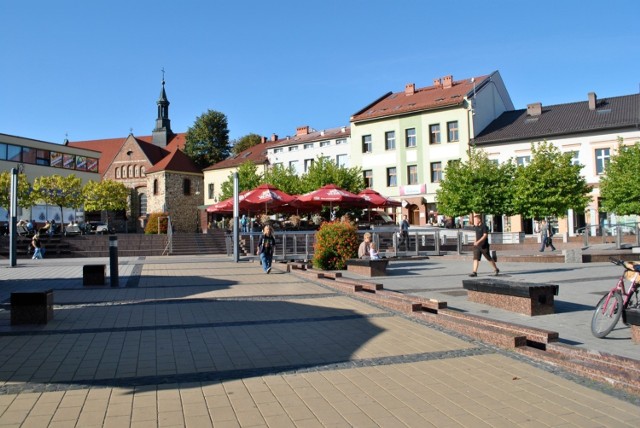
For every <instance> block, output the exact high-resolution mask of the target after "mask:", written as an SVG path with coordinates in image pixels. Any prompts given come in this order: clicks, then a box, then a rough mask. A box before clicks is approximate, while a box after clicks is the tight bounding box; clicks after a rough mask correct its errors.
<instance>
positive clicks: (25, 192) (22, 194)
mask: <svg viewBox="0 0 640 428" xmlns="http://www.w3.org/2000/svg"><path fill="white" fill-rule="evenodd" d="M32 199H33V198H32V195H31V184H29V180H28V178H27V176H26V174H24V173H19V174H18V206H20V207H22V208H31V207H32V206H33V200H32ZM0 207H2V208H4V209H5V210H7V212H8V211H9V209H10V208H11V172H10V171H2V172H0Z"/></svg>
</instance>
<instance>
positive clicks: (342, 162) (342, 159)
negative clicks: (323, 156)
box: [336, 155, 347, 168]
mask: <svg viewBox="0 0 640 428" xmlns="http://www.w3.org/2000/svg"><path fill="white" fill-rule="evenodd" d="M336 165H337V166H338V168H347V155H338V156H336Z"/></svg>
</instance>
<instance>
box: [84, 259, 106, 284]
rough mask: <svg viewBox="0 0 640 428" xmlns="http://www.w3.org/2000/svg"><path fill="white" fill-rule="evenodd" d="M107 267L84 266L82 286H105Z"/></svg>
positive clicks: (98, 265)
mask: <svg viewBox="0 0 640 428" xmlns="http://www.w3.org/2000/svg"><path fill="white" fill-rule="evenodd" d="M106 270H107V265H100V264H97V265H84V266H82V285H104V278H105V272H106Z"/></svg>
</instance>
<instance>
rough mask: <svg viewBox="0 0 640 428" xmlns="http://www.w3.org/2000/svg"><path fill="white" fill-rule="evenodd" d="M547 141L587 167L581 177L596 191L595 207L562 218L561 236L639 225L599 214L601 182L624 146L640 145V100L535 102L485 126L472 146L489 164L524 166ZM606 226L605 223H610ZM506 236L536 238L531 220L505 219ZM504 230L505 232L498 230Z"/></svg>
mask: <svg viewBox="0 0 640 428" xmlns="http://www.w3.org/2000/svg"><path fill="white" fill-rule="evenodd" d="M543 141H547V142H550V143H552V144H554V145H555V146H556V147H558V148H559V149H560V150H561V151H562V152H570V153H572V155H573V160H574V162H575V163H579V164H581V165H583V168H582V174H583V176H584V177H585V178H586V180H587V183H588V184H590V185H591V186H592V187H593V190H592V199H591V203H590V204H589V206H588V207H587V209H586V210H585V211H584V212H574V211H573V210H569V211H568V212H567V216H566V218H564V219H558V220H559V221H558V227H559V230H560V232H567V233H568V234H569V236H573V235H575V234H576V233H578V232H579V231H580V229H582V228H584V227H585V226H603V225H605V224H616V223H620V222H625V221H630V222H635V221H636V220H637V219H636V216H632V218H627V219H625V218H616V217H615V215H614V214H612V213H607V212H604V211H602V210H601V209H600V202H599V198H600V191H599V183H600V177H601V176H602V175H603V174H604V172H605V167H606V165H607V163H608V162H609V159H610V157H611V155H612V154H614V153H615V151H616V149H617V147H618V144H619V141H621V142H622V143H623V144H635V143H636V142H640V95H639V94H633V95H624V96H616V97H609V98H598V97H597V95H596V94H595V93H594V92H590V93H589V94H588V95H587V97H586V98H585V99H584V100H582V101H577V102H572V103H566V104H557V105H550V106H543V105H542V104H541V103H539V102H538V103H532V104H529V105H528V106H527V108H526V109H520V110H513V111H506V112H504V113H503V114H502V115H501V116H500V117H498V118H497V119H496V120H495V121H493V122H492V123H491V124H490V125H489V126H487V127H486V129H485V130H484V131H482V132H481V133H480V134H479V135H478V136H477V137H476V138H474V139H473V140H472V144H475V145H476V147H478V148H481V149H483V150H484V151H486V152H487V154H488V156H489V158H490V159H494V160H496V161H497V162H500V163H502V162H506V161H508V160H509V159H513V160H514V161H515V162H517V163H518V164H520V165H525V164H527V163H528V162H529V161H530V160H531V144H532V143H539V142H543ZM605 222H606V223H605ZM496 223H497V224H499V223H502V224H503V226H504V230H505V231H512V232H521V231H524V232H526V233H533V230H534V223H533V220H532V219H523V218H521V217H520V216H514V217H511V218H508V217H506V216H503V218H502V219H498V221H497V222H496ZM496 231H501V230H496Z"/></svg>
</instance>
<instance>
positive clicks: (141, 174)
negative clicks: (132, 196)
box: [140, 166, 144, 177]
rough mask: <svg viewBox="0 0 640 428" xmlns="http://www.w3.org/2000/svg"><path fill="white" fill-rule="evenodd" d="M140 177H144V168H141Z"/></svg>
mask: <svg viewBox="0 0 640 428" xmlns="http://www.w3.org/2000/svg"><path fill="white" fill-rule="evenodd" d="M140 177H144V166H141V167H140Z"/></svg>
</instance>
